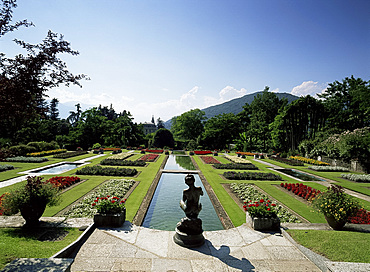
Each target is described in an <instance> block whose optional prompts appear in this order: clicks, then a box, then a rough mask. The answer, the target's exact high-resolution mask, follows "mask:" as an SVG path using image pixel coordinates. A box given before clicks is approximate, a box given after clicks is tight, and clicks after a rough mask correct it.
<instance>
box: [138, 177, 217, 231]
mask: <svg viewBox="0 0 370 272" xmlns="http://www.w3.org/2000/svg"><path fill="white" fill-rule="evenodd" d="M185 176H186V174H177V173H176V174H175V173H163V174H162V176H161V178H160V180H159V182H158V185H157V188H156V190H155V193H154V195H153V199H152V201H151V203H150V205H149V208H148V211H147V214H146V216H145V218H144V221H143V224H142V226H143V227H147V228H152V229H158V230H175V228H176V225H177V223H178V222H179V221H180V220H181V218H183V217H185V213H184V211H183V210H182V209H181V208H180V204H179V203H180V200H181V199H182V192H183V190H184V189H187V188H188V186H187V185H186V184H185ZM194 178H195V186H196V187H201V188H202V189H203V193H204V195H203V196H201V197H200V203H201V204H202V210H201V211H200V213H199V218H200V219H202V221H203V230H205V231H211V230H223V229H224V228H223V226H222V224H221V221H220V219H219V217H218V216H217V213H216V211H215V209H214V207H213V205H212V202H211V200H210V199H209V197H208V194H207V191H206V190H205V189H204V186H203V183H202V181H201V180H200V178H199V175H194Z"/></svg>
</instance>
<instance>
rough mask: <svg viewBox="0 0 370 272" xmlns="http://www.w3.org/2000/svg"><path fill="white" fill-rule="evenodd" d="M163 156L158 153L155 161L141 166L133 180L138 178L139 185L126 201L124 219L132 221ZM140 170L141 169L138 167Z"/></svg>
mask: <svg viewBox="0 0 370 272" xmlns="http://www.w3.org/2000/svg"><path fill="white" fill-rule="evenodd" d="M164 158H165V155H160V156H159V157H158V159H157V160H156V161H155V162H150V163H148V164H149V165H148V166H147V167H143V170H142V172H141V173H140V175H139V176H138V177H137V178H134V179H135V180H139V181H140V183H139V185H138V186H137V187H136V188H135V190H134V191H133V192H132V194H131V195H130V197H129V198H128V199H127V202H126V220H129V221H131V222H132V220H133V218H134V216H135V215H136V213H137V211H138V210H139V208H140V205H141V202H142V201H143V199H144V197H145V195H146V193H147V192H148V189H149V187H150V185H151V184H152V182H153V180H154V178H155V176H156V174H157V172H158V171H159V168H160V166H161V164H162V162H163V160H164ZM140 170H141V169H140Z"/></svg>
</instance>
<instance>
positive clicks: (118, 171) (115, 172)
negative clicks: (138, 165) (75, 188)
mask: <svg viewBox="0 0 370 272" xmlns="http://www.w3.org/2000/svg"><path fill="white" fill-rule="evenodd" d="M76 174H77V175H99V176H117V177H118V176H129V177H132V176H135V175H136V174H137V170H136V169H135V168H134V169H131V168H118V167H117V168H113V167H101V166H99V165H95V166H86V167H84V168H82V169H78V170H77V171H76Z"/></svg>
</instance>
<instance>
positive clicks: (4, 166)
mask: <svg viewBox="0 0 370 272" xmlns="http://www.w3.org/2000/svg"><path fill="white" fill-rule="evenodd" d="M12 169H14V166H13V165H10V164H0V172H3V171H7V170H12Z"/></svg>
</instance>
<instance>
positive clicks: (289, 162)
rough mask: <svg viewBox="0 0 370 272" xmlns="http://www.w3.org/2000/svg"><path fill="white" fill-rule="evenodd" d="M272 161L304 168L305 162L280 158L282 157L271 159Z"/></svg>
mask: <svg viewBox="0 0 370 272" xmlns="http://www.w3.org/2000/svg"><path fill="white" fill-rule="evenodd" d="M270 159H271V160H273V161H278V162H282V163H285V164H288V165H292V166H304V164H303V162H301V161H297V160H291V159H287V158H280V157H271V158H270Z"/></svg>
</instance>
